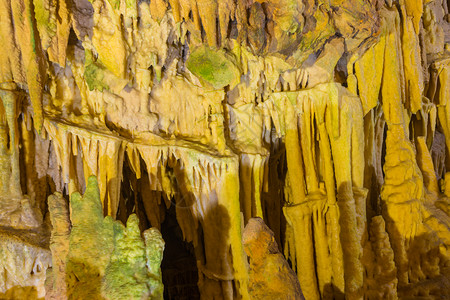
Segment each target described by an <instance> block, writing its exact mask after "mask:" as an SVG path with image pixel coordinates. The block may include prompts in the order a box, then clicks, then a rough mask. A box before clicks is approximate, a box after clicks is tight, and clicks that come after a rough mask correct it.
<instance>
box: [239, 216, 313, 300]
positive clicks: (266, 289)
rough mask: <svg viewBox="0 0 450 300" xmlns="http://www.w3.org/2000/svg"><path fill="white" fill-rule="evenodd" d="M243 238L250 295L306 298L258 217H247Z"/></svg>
mask: <svg viewBox="0 0 450 300" xmlns="http://www.w3.org/2000/svg"><path fill="white" fill-rule="evenodd" d="M242 240H243V243H244V250H245V253H246V254H247V256H248V259H249V261H250V265H249V282H248V292H249V295H250V298H251V299H305V298H303V294H302V291H301V289H300V284H299V282H298V278H297V275H296V274H295V273H294V271H292V269H291V268H290V267H289V264H288V263H287V261H286V259H285V258H284V257H283V255H282V254H281V253H280V250H279V249H278V245H277V242H276V241H275V236H274V234H273V232H272V231H271V230H270V229H269V227H267V225H266V224H264V221H263V220H262V219H261V218H252V219H250V220H248V223H247V225H246V226H245V229H244V232H243V233H242Z"/></svg>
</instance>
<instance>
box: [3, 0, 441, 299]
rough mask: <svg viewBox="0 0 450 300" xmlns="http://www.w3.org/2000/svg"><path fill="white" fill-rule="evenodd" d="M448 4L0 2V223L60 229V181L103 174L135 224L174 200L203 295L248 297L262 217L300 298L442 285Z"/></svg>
mask: <svg viewBox="0 0 450 300" xmlns="http://www.w3.org/2000/svg"><path fill="white" fill-rule="evenodd" d="M447 6H448V3H447V2H446V1H442V0H424V1H422V0H421V1H417V0H399V1H387V0H386V1H377V0H351V1H341V0H331V1H310V0H304V1H290V0H280V1H262V0H261V1H260V0H258V1H229V0H223V1H222V0H221V1H200V0H190V1H178V0H169V1H166V0H152V1H129V0H127V1H116V0H89V1H88V0H52V1H50V0H18V1H12V0H0V20H1V25H0V42H2V45H3V46H4V51H3V52H2V53H1V54H0V98H1V100H2V101H1V104H2V105H0V136H1V139H0V189H1V191H0V192H1V193H0V225H1V226H5V227H12V228H14V229H30V228H33V229H39V230H40V231H42V232H40V234H42V235H43V236H45V234H47V235H48V232H47V233H45V230H44V229H45V228H46V227H45V226H47V225H46V224H47V223H48V222H49V221H48V220H46V218H44V216H45V215H46V213H47V209H48V207H49V206H51V204H50V203H49V202H48V201H47V197H48V196H49V195H51V194H53V193H54V192H60V193H61V194H62V195H65V196H66V197H67V196H70V195H71V194H72V193H74V192H76V191H79V192H81V193H84V191H85V189H86V186H87V183H88V181H89V177H90V176H91V175H95V176H96V177H97V180H98V188H99V197H100V201H101V203H102V210H103V214H104V215H105V216H111V217H112V218H113V219H118V220H121V221H122V222H125V221H126V220H127V219H128V217H129V215H130V214H131V213H132V212H133V213H136V215H137V217H138V219H139V227H140V229H141V231H144V230H145V229H147V228H149V227H150V226H153V227H156V228H161V224H162V223H163V221H164V219H165V218H166V214H167V211H168V210H169V209H170V207H172V206H175V212H176V219H177V222H178V225H179V227H180V229H181V232H182V236H183V239H184V240H185V241H187V242H190V243H192V245H193V248H194V252H195V253H194V254H195V258H196V262H197V268H198V273H199V276H198V278H199V279H198V286H199V291H200V294H201V296H202V297H203V298H204V299H213V298H217V299H222V298H224V299H231V298H244V299H247V298H249V297H251V296H252V295H251V294H249V290H248V288H247V287H248V283H249V277H248V276H249V275H248V270H249V269H248V268H249V266H248V261H247V257H246V255H245V253H244V249H243V244H242V229H243V228H244V226H245V225H246V224H247V222H248V221H249V220H250V219H251V218H253V217H261V218H263V219H264V221H265V222H266V224H267V225H268V226H269V227H270V228H271V230H272V231H273V232H274V238H275V240H276V241H277V243H278V245H280V246H281V247H282V250H283V251H282V252H283V253H284V255H285V257H286V258H287V259H288V260H289V261H290V265H291V267H292V269H293V270H294V271H295V272H296V274H297V276H298V279H299V282H300V286H301V289H302V292H303V294H304V296H305V298H306V299H332V298H336V299H340V298H344V297H347V298H349V299H361V298H368V299H379V298H390V299H391V298H392V299H395V298H396V297H408V296H419V295H420V296H422V295H431V296H437V295H439V296H440V295H442V293H445V290H446V289H445V288H442V287H443V286H445V284H448V280H449V275H450V274H449V273H448V270H447V269H448V262H449V256H450V254H449V252H448V251H449V250H448V249H449V247H450V244H449V243H450V235H449V234H450V233H449V228H450V219H449V212H450V209H449V198H448V197H450V179H449V176H450V175H448V174H449V171H450V165H449V162H450V160H449V156H448V153H450V152H449V151H450V125H449V124H450V120H449V118H450V110H449V109H450V108H449V105H448V103H447V102H448V101H449V99H450V87H449V68H450V54H449V48H448V43H449V39H450V36H449V32H450V29H449V28H450V25H449V20H448V16H449V8H448V7H447ZM61 199H62V198H61ZM47 219H48V218H47ZM124 232H125V231H124ZM39 246H42V247H43V248H45V245H44V246H43V245H39ZM17 251H19V250H17ZM20 251H21V250H20ZM20 251H19V252H20ZM11 253H12V252H11ZM8 257H10V256H8ZM49 265H50V264H49V263H47V264H46V265H45V268H47V267H49ZM1 266H3V268H4V269H5V270H6V269H8V268H9V269H11V268H10V266H9V265H8V264H7V263H3V264H2V265H0V267H1ZM9 269H8V270H9ZM0 270H1V269H0ZM8 272H9V271H8ZM0 273H1V272H0ZM10 273H11V272H10ZM10 273H8V274H9V275H8V276H12V275H11V274H10ZM5 274H6V273H5ZM41 279H42V278H41ZM41 281H42V280H41ZM41 281H39V282H38V283H36V286H38V285H39V284H40V285H41V287H42V285H43V282H41ZM2 282H3V281H2V279H1V277H0V283H2ZM10 286H11V285H10V283H9V282H8V284H3V285H1V284H0V293H6V289H7V288H8V289H9V288H10ZM38 290H39V295H41V294H42V293H43V289H42V288H38ZM443 291H444V292H443ZM445 295H447V294H445ZM447 296H448V295H447Z"/></svg>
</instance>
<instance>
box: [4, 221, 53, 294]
mask: <svg viewBox="0 0 450 300" xmlns="http://www.w3.org/2000/svg"><path fill="white" fill-rule="evenodd" d="M0 257H1V260H0V299H37V298H44V297H45V287H44V282H45V276H46V275H45V274H46V271H47V269H48V268H49V267H51V265H52V256H51V253H50V251H49V250H48V238H46V236H45V235H44V234H42V233H33V232H27V231H25V230H14V229H9V228H4V227H0Z"/></svg>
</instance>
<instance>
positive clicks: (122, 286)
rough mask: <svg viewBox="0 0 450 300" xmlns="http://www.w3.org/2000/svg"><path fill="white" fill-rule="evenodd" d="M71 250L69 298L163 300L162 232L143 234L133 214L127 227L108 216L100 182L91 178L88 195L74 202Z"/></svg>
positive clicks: (71, 207)
mask: <svg viewBox="0 0 450 300" xmlns="http://www.w3.org/2000/svg"><path fill="white" fill-rule="evenodd" d="M70 210H71V214H70V221H71V224H72V229H71V231H70V236H69V249H68V250H69V251H68V254H67V259H65V258H64V257H61V258H60V259H62V260H66V261H67V266H66V270H65V272H66V274H67V277H66V283H67V298H69V299H162V298H163V290H164V287H163V283H162V277H161V269H160V264H161V261H162V255H163V250H164V240H163V239H162V237H161V233H160V232H159V231H158V230H157V229H155V228H150V229H148V230H146V231H144V233H143V235H144V239H143V238H142V237H141V232H140V230H139V219H138V217H137V216H136V215H134V214H132V215H130V217H129V218H128V221H127V226H126V227H125V226H124V225H123V224H122V223H121V222H119V221H114V220H113V219H112V217H110V216H107V217H103V207H102V204H101V201H100V192H99V187H98V182H97V178H96V177H95V176H90V177H89V179H88V182H87V186H86V191H85V194H84V195H81V194H80V193H78V192H77V193H73V194H72V195H71V198H70Z"/></svg>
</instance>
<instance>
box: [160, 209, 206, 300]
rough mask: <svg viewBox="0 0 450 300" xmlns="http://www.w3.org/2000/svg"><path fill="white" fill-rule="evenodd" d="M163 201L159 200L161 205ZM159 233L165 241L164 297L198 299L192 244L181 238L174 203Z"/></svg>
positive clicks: (176, 299)
mask: <svg viewBox="0 0 450 300" xmlns="http://www.w3.org/2000/svg"><path fill="white" fill-rule="evenodd" d="M163 203H164V201H163V200H161V205H164V204H163ZM161 234H162V237H163V239H164V241H165V243H166V245H165V248H164V255H163V260H162V263H161V271H162V279H163V284H164V299H166V300H167V299H170V300H172V299H173V300H188V299H189V300H190V299H200V292H199V289H198V286H197V282H198V269H197V263H196V259H195V254H194V246H193V245H192V243H188V242H185V241H184V240H183V233H182V232H181V228H180V225H179V224H178V221H177V217H176V210H175V205H171V206H170V208H169V209H168V210H167V212H166V217H165V220H164V222H163V223H162V224H161Z"/></svg>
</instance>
